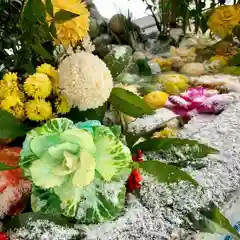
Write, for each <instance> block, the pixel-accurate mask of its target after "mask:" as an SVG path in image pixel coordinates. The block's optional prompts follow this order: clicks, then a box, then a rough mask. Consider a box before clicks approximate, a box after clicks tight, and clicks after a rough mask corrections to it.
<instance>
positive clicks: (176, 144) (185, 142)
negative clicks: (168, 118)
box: [132, 138, 218, 158]
mask: <svg viewBox="0 0 240 240" xmlns="http://www.w3.org/2000/svg"><path fill="white" fill-rule="evenodd" d="M182 147H186V148H188V149H190V152H192V153H194V157H195V158H202V157H206V156H207V155H208V154H214V153H217V152H218V150H216V149H214V148H211V147H208V146H206V145H204V144H202V143H199V142H198V141H196V140H190V139H180V138H165V139H149V140H147V141H144V142H141V143H139V144H137V145H135V146H134V147H133V149H132V152H135V151H136V150H143V151H159V150H161V151H167V150H169V149H170V150H174V149H175V151H178V150H179V149H180V148H182Z"/></svg>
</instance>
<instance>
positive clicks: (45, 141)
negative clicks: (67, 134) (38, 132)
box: [30, 135, 60, 158]
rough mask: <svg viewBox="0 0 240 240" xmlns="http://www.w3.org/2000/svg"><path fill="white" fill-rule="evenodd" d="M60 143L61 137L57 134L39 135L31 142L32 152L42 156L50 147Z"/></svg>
mask: <svg viewBox="0 0 240 240" xmlns="http://www.w3.org/2000/svg"><path fill="white" fill-rule="evenodd" d="M58 144H60V138H59V136H57V135H50V136H46V135H45V136H39V137H36V138H34V139H33V140H32V141H31V143H30V148H31V150H32V152H33V153H34V154H35V155H36V156H37V157H39V158H40V157H41V156H42V154H43V153H44V152H46V151H47V150H48V148H50V147H52V146H55V145H58Z"/></svg>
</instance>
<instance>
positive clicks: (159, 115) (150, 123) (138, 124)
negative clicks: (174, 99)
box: [128, 108, 178, 135]
mask: <svg viewBox="0 0 240 240" xmlns="http://www.w3.org/2000/svg"><path fill="white" fill-rule="evenodd" d="M177 117H178V115H176V114H175V113H173V112H172V111H171V110H168V109H166V108H160V109H158V110H156V111H155V113H154V114H153V115H149V116H145V117H143V118H137V119H136V120H135V121H133V122H131V123H129V125H128V132H130V133H134V134H135V135H139V134H142V133H149V132H151V131H154V130H156V129H158V128H160V127H162V126H163V125H164V124H166V122H168V121H170V120H172V119H174V118H177Z"/></svg>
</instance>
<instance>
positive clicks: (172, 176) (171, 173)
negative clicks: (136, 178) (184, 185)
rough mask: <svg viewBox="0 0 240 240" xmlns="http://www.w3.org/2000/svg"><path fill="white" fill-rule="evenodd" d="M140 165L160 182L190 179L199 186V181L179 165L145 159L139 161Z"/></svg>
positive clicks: (189, 180)
mask: <svg viewBox="0 0 240 240" xmlns="http://www.w3.org/2000/svg"><path fill="white" fill-rule="evenodd" d="M138 166H139V168H140V169H142V170H143V171H144V172H146V173H148V174H151V175H152V176H153V177H154V178H155V179H156V180H158V181H159V182H164V183H172V182H178V181H188V182H190V183H192V184H193V185H195V186H198V183H197V182H196V181H195V180H194V179H193V178H192V177H191V176H190V175H189V174H188V173H186V172H184V171H182V170H181V169H179V168H178V167H175V166H172V165H169V164H166V163H162V162H159V161H144V162H140V163H138Z"/></svg>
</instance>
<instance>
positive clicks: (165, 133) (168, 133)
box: [152, 127, 176, 138]
mask: <svg viewBox="0 0 240 240" xmlns="http://www.w3.org/2000/svg"><path fill="white" fill-rule="evenodd" d="M175 136H176V131H175V129H171V128H168V127H165V128H164V129H163V130H161V131H160V132H155V133H154V134H153V136H152V138H169V137H175Z"/></svg>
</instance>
